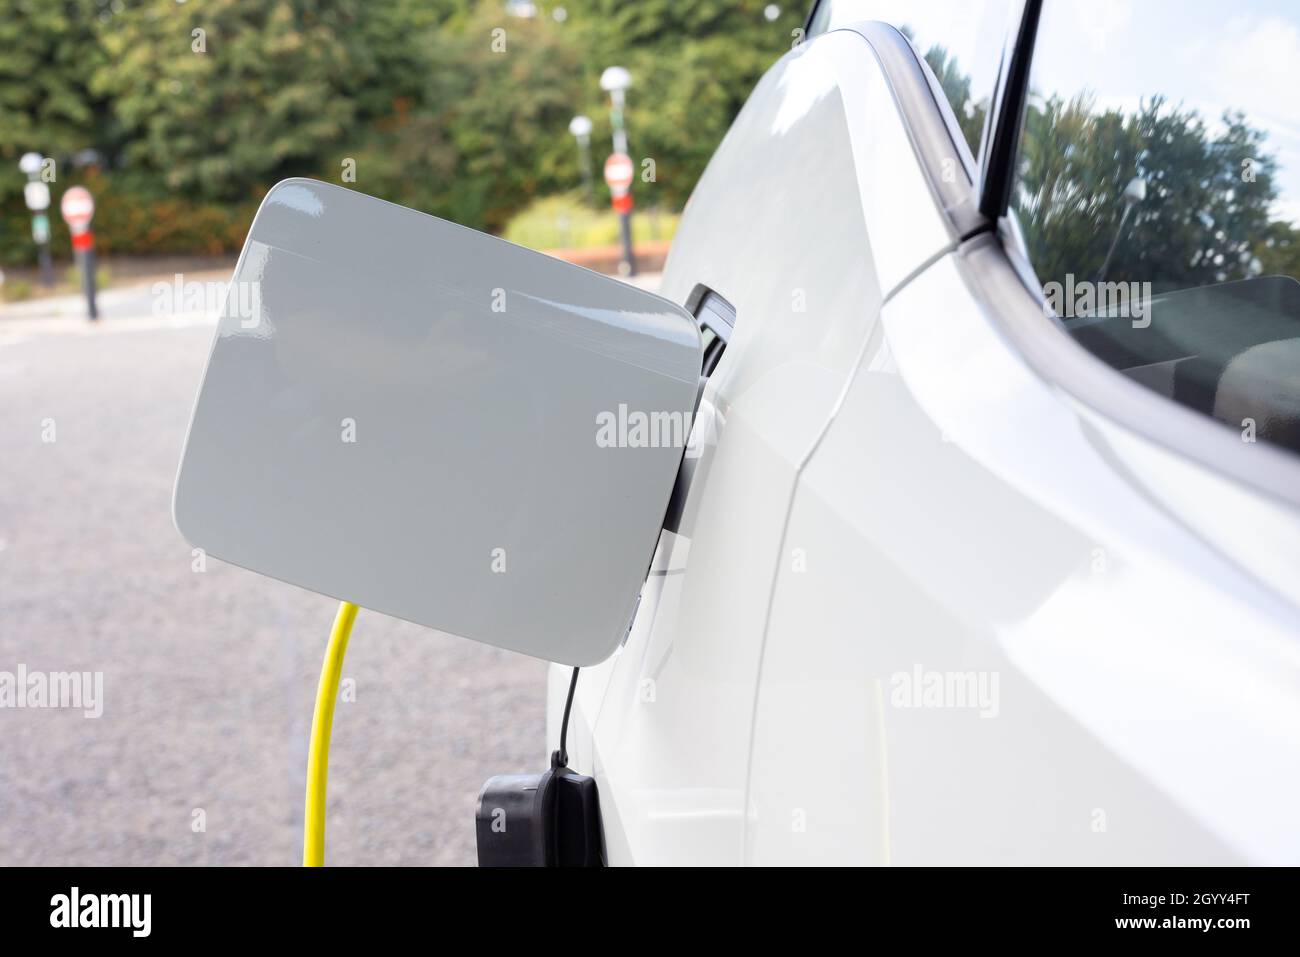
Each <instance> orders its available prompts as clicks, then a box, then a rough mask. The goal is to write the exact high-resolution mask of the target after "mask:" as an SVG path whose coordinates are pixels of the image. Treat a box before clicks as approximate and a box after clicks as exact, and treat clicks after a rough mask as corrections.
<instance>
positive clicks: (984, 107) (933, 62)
mask: <svg viewBox="0 0 1300 957" xmlns="http://www.w3.org/2000/svg"><path fill="white" fill-rule="evenodd" d="M899 32H900V33H902V34H903V36H905V37H907V40H908V42H909V43H911V44H912V46H913V47H915V46H916V30H915V29H914V28H912V27H910V26H907V25H906V24H905V25H903V26H902V27H900V28H899ZM924 59H925V62H926V64H927V65H928V66H929V67H930V69H931V70H932V71H933V72H934V76H935V79H937V80H938V81H939V87H940V89H942V90H943V95H944V96H945V97H947V99H948V105H949V106H951V107H952V111H953V113H954V114H955V115H956V117H957V125H958V126H960V127H961V132H962V136H964V137H965V138H966V144H967V145H968V146H969V147H970V150H971V152H972V153H974V154H975V155H976V156H978V155H979V149H980V137H981V136H982V135H983V132H984V114H985V113H987V112H988V99H987V98H985V99H984V100H981V101H978V102H977V101H976V100H975V98H974V97H972V96H971V92H970V88H971V78H970V74H969V73H963V72H962V70H961V67H960V66H958V65H957V58H956V57H955V56H953V55H952V54H951V53H949V52H948V48H947V47H945V46H942V45H941V44H938V43H935V44H933V45H932V46H931V47H930V49H929V50H927V51H926V52H925V57H924Z"/></svg>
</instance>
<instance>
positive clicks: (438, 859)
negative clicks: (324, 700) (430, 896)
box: [0, 288, 546, 865]
mask: <svg viewBox="0 0 1300 957" xmlns="http://www.w3.org/2000/svg"><path fill="white" fill-rule="evenodd" d="M72 305H73V306H75V302H74V303H73V304H72ZM60 310H62V311H63V312H64V313H71V314H73V315H65V316H64V317H63V318H49V317H48V316H49V315H50V314H52V313H57V312H59V311H60ZM76 312H77V309H76V308H71V307H69V306H68V304H67V303H64V304H63V306H57V304H56V306H48V307H47V306H37V305H24V306H23V307H22V308H20V309H16V310H14V309H6V310H3V311H0V408H3V409H4V413H3V415H0V463H2V464H0V476H2V478H0V672H10V673H16V671H17V668H18V666H19V665H25V666H26V668H27V669H28V670H29V671H44V672H62V671H91V672H102V674H103V715H102V716H101V717H99V718H87V717H85V716H83V714H82V713H81V712H80V711H71V710H51V709H45V710H40V709H16V708H13V707H0V865H16V864H69V865H71V864H79V865H102V864H130V865H142V864H263V865H275V864H296V863H298V862H299V861H300V859H301V839H302V805H303V783H304V769H305V764H306V753H307V735H308V732H309V730H310V726H311V713H312V702H313V698H314V696H315V689H316V681H317V677H318V674H319V668H320V662H321V657H322V654H323V652H324V649H325V643H326V638H327V636H328V631H329V627H330V624H331V621H332V619H333V615H334V610H335V603H334V602H333V601H331V600H330V599H327V598H324V597H321V596H318V595H313V594H311V593H309V592H306V591H303V590H301V589H297V588H294V587H291V586H288V585H284V584H281V583H278V582H275V581H271V580H269V579H264V578H261V577H259V576H257V575H255V574H252V573H251V572H246V571H242V570H240V569H237V568H234V567H232V566H228V565H224V564H222V563H221V562H219V561H216V560H209V561H208V563H207V570H206V571H204V572H201V573H200V572H195V571H193V570H192V561H193V559H192V557H191V553H190V547H189V546H188V545H187V544H186V543H185V542H184V540H182V539H181V537H180V535H179V534H178V533H177V532H176V530H175V528H174V527H173V525H172V520H171V490H172V481H173V479H174V476H175V471H176V464H177V459H178V457H179V454H180V449H181V442H182V439H183V436H184V430H185V427H186V425H187V423H188V418H189V413H190V409H191V404H192V402H193V399H194V394H195V390H196V388H197V386H198V382H199V377H200V375H201V373H202V369H203V363H204V361H205V359H206V356H207V352H208V348H209V345H210V341H211V336H212V325H211V323H210V320H208V319H207V318H205V317H204V316H202V315H188V316H182V317H178V318H175V319H173V318H170V317H161V318H158V317H154V316H153V315H152V314H151V313H152V310H151V308H150V299H149V296H148V291H147V288H146V289H145V290H126V291H120V290H115V291H114V292H113V293H112V294H109V295H107V296H106V299H105V313H106V315H107V318H106V319H105V320H104V321H103V322H102V323H100V327H99V328H95V329H89V328H87V324H86V323H85V322H84V321H82V320H80V319H78V318H76V317H75V313H76ZM50 419H52V420H53V424H54V441H53V442H47V441H43V439H44V438H47V437H48V436H49V433H48V429H47V426H48V423H47V422H46V420H50ZM43 433H44V434H43ZM344 678H345V681H346V679H349V678H350V679H353V680H354V681H355V701H341V702H340V703H339V705H338V707H337V710H336V713H335V718H334V738H333V746H332V751H331V762H330V776H329V795H330V796H329V812H328V833H327V842H326V855H327V857H326V860H327V863H329V864H472V863H473V862H474V833H473V814H474V803H475V798H476V796H477V793H478V789H479V787H480V785H481V784H482V782H483V781H484V780H485V779H486V778H487V777H489V776H490V775H492V774H496V773H504V772H510V771H522V770H541V769H542V767H543V766H544V762H545V758H546V754H545V741H544V720H543V697H544V680H545V666H544V664H543V663H541V662H539V661H536V660H533V659H530V658H524V657H522V656H519V655H513V654H510V653H507V652H503V651H497V650H495V649H491V648H487V647H484V646H480V645H477V644H474V643H471V642H468V641H463V640H459V639H455V638H451V637H449V636H445V635H441V634H439V633H436V632H432V631H429V630H428V629H424V628H420V627H417V626H415V625H411V624H407V623H403V622H399V621H396V620H393V619H390V618H386V617H384V616H381V615H378V614H375V613H372V612H367V611H363V612H362V613H361V615H360V617H359V618H358V620H357V625H356V629H355V631H354V633H353V637H352V642H351V646H350V648H349V650H348V657H347V662H346V666H345V670H344ZM200 811H201V812H202V813H201V814H200V813H199V812H200ZM200 823H201V824H202V829H200V828H199V826H198V825H199V824H200Z"/></svg>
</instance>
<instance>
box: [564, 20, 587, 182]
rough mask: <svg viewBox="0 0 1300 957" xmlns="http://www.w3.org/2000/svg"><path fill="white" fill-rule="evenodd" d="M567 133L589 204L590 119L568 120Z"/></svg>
mask: <svg viewBox="0 0 1300 957" xmlns="http://www.w3.org/2000/svg"><path fill="white" fill-rule="evenodd" d="M561 9H562V8H561ZM569 132H570V133H572V134H573V138H574V139H576V140H577V141H578V165H579V166H580V167H581V168H582V192H583V195H584V196H585V197H586V200H587V202H588V203H589V204H590V203H591V202H592V201H593V200H595V198H596V193H595V190H594V189H593V188H592V185H591V119H590V118H589V117H586V116H583V115H582V114H578V115H577V116H575V117H574V118H573V119H571V120H569Z"/></svg>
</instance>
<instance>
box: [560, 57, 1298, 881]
mask: <svg viewBox="0 0 1300 957" xmlns="http://www.w3.org/2000/svg"><path fill="white" fill-rule="evenodd" d="M1008 269H1009V267H1008V266H1007V265H1006V260H1005V254H1004V253H1003V252H1002V251H1001V248H1000V247H999V246H998V245H997V243H996V241H995V240H994V239H993V238H992V237H991V236H988V235H985V236H983V237H982V238H976V239H974V240H971V241H969V242H967V243H965V244H963V243H961V242H960V240H959V239H958V238H957V237H954V236H953V235H952V233H951V230H950V229H949V228H948V225H947V223H946V221H945V219H944V217H943V215H942V213H941V212H940V210H939V209H938V207H937V206H936V202H935V198H934V196H933V194H932V193H931V191H930V189H929V186H928V184H927V182H926V179H925V176H924V174H923V172H922V170H921V168H920V166H919V164H918V160H917V158H916V154H915V152H914V149H913V146H912V143H911V141H910V140H909V137H908V133H907V130H906V128H905V126H904V122H903V119H902V116H901V114H900V112H899V108H898V107H897V106H896V104H895V101H894V99H893V96H892V95H891V92H890V87H889V85H888V82H887V79H886V77H885V75H884V73H883V71H882V68H881V67H880V65H879V64H878V62H877V60H876V58H875V57H874V56H873V54H872V52H871V49H870V47H869V45H868V43H867V41H866V40H864V39H863V38H862V37H861V36H859V35H858V34H856V33H853V32H836V33H831V34H827V35H825V36H823V37H819V38H817V39H815V40H813V41H811V42H809V43H807V44H804V45H803V46H801V47H800V48H798V49H796V50H795V51H792V52H791V53H790V54H788V55H787V56H786V57H785V58H783V60H782V61H780V62H779V63H778V64H777V65H776V66H774V67H773V68H772V70H771V71H770V72H769V73H768V75H767V76H766V77H765V78H764V79H763V80H762V82H761V83H760V84H759V86H758V87H757V88H756V89H755V91H754V93H753V95H752V96H751V98H750V101H749V102H748V104H747V105H746V107H745V109H744V110H743V111H742V113H741V114H740V116H739V117H738V119H737V120H736V123H735V125H734V126H733V128H732V130H731V132H730V133H729V134H728V136H727V137H726V139H725V140H724V141H723V143H722V145H721V146H720V147H719V150H718V152H717V154H716V155H715V157H714V159H713V161H712V163H711V164H710V166H709V169H708V170H707V172H706V173H705V175H704V177H703V178H702V180H701V182H700V184H699V186H698V187H697V189H696V192H695V195H694V196H693V197H692V200H691V202H690V204H689V205H688V207H687V212H686V215H685V216H684V218H683V221H682V224H681V227H680V230H679V233H678V236H677V239H676V240H675V243H674V248H673V253H672V256H671V259H670V261H669V264H668V268H667V271H666V273H665V276H664V286H663V290H662V292H663V294H664V295H665V296H667V297H668V298H669V299H672V300H675V301H677V302H686V301H688V299H689V298H690V296H691V295H692V292H693V290H694V289H695V288H696V285H697V284H701V283H702V284H704V285H705V286H707V287H709V288H710V289H711V290H713V291H715V292H716V293H718V294H719V295H721V296H723V297H724V298H726V299H727V300H728V301H729V302H731V303H732V304H733V305H734V306H735V307H736V313H737V324H736V330H735V333H734V335H733V337H732V339H731V342H730V344H729V345H728V347H727V351H726V352H725V354H724V356H723V358H722V361H721V363H720V365H719V367H718V369H717V371H716V372H715V373H714V375H713V376H712V378H711V379H710V380H709V383H708V385H707V387H706V389H705V393H704V397H703V401H702V408H701V417H700V418H699V419H697V430H698V429H699V427H700V421H701V420H704V419H708V418H709V416H710V413H716V417H715V418H714V422H715V428H714V429H713V430H712V431H711V435H710V436H709V440H708V441H707V442H705V443H704V446H703V455H702V458H701V460H700V464H699V468H698V469H697V472H696V475H695V478H694V480H693V484H692V486H691V488H690V492H689V495H688V497H687V502H686V508H685V513H684V517H683V521H682V524H681V526H680V529H679V532H680V533H679V534H674V533H671V532H665V533H664V535H663V537H662V539H661V541H660V545H659V549H658V552H657V554H656V556H655V562H654V566H653V568H652V572H651V575H650V577H649V579H648V580H647V582H646V586H645V589H644V591H643V593H642V599H641V604H640V608H639V611H638V614H637V617H636V620H635V622H634V625H633V628H632V630H631V632H630V634H629V636H628V639H627V641H626V643H625V645H624V647H623V648H622V649H621V651H620V653H618V654H617V655H616V656H615V657H614V658H612V659H610V660H609V661H607V662H605V663H603V664H601V665H599V666H596V667H594V668H586V669H583V672H582V675H581V677H580V679H579V682H578V689H577V695H576V699H575V703H574V708H573V723H572V726H571V728H570V745H569V751H570V755H571V764H572V766H574V767H575V768H577V769H578V770H581V771H584V772H586V773H592V774H594V775H595V776H596V778H597V782H598V785H599V789H600V799H601V810H602V815H603V820H604V833H605V842H606V855H607V860H608V863H610V864H614V865H618V864H631V863H636V864H746V863H747V864H758V865H768V864H811V863H865V864H919V863H962V864H965V863H980V864H1019V863H1051V864H1066V863H1147V864H1169V863H1174V864H1192V863H1195V864H1209V863H1291V864H1295V863H1297V862H1300V824H1297V823H1296V817H1295V815H1294V813H1293V812H1292V810H1291V809H1292V808H1293V807H1294V806H1295V803H1296V799H1297V796H1298V795H1300V644H1298V642H1297V635H1300V611H1298V610H1297V601H1300V585H1298V584H1297V581H1296V579H1295V576H1294V574H1293V572H1294V569H1295V568H1297V567H1300V545H1298V544H1297V543H1300V516H1298V515H1297V513H1296V511H1295V510H1294V509H1293V508H1291V507H1290V506H1288V505H1285V504H1282V503H1280V502H1278V501H1277V500H1274V499H1270V498H1267V497H1265V496H1264V495H1262V494H1260V493H1257V492H1255V491H1253V490H1252V489H1250V488H1247V487H1246V486H1244V485H1241V484H1239V483H1237V482H1235V481H1232V480H1229V479H1226V478H1224V477H1222V476H1221V475H1219V474H1217V473H1216V472H1213V471H1211V470H1210V469H1208V468H1206V467H1205V466H1202V465H1199V464H1196V463H1193V462H1191V461H1189V460H1187V459H1186V458H1184V457H1182V456H1180V455H1178V454H1177V453H1175V452H1171V451H1169V450H1168V449H1166V448H1164V447H1163V446H1161V445H1159V444H1158V443H1156V442H1154V441H1153V440H1151V439H1149V438H1146V437H1144V436H1141V435H1138V434H1136V433H1134V432H1132V431H1131V430H1129V429H1128V428H1127V427H1125V426H1124V425H1122V424H1120V423H1117V422H1115V421H1113V420H1111V419H1109V418H1107V417H1106V416H1105V415H1103V414H1102V413H1100V412H1099V411H1097V410H1095V409H1092V408H1091V407H1089V406H1088V405H1086V404H1085V403H1083V402H1081V401H1079V400H1078V399H1076V398H1074V397H1073V396H1071V395H1069V394H1068V393H1066V392H1065V391H1064V390H1063V389H1061V388H1060V387H1058V386H1056V385H1053V384H1052V383H1051V382H1049V381H1047V380H1046V379H1045V378H1043V376H1042V375H1041V374H1040V373H1039V372H1038V371H1036V370H1035V368H1033V367H1032V366H1031V365H1030V363H1029V362H1028V361H1027V360H1026V359H1025V358H1024V357H1023V356H1022V355H1021V353H1020V352H1019V351H1018V350H1017V349H1016V348H1015V346H1014V345H1013V343H1012V341H1011V339H1010V338H1009V337H1008V335H1007V333H1006V330H1005V329H1004V328H1003V327H1002V326H1001V324H1000V321H999V317H998V316H997V315H996V314H994V312H995V311H991V310H989V309H988V308H987V307H986V306H985V305H984V304H983V301H982V300H981V298H980V294H979V293H980V290H979V289H977V288H975V287H976V286H977V285H979V283H977V282H973V281H972V276H980V275H986V274H989V273H990V272H994V271H997V270H1002V271H1007V270H1008ZM796 290H803V291H804V294H805V302H806V307H807V311H806V312H803V313H799V312H797V311H794V310H792V308H791V303H792V301H794V300H793V299H792V296H794V295H795V291H796ZM1024 295H1025V297H1026V301H1027V295H1028V294H1027V293H1025V294H1024ZM1021 307H1022V308H1023V307H1024V303H1022V304H1021ZM1044 321H1046V320H1044ZM918 671H919V672H920V673H921V675H922V677H923V678H924V677H925V675H926V674H928V673H952V674H964V673H973V674H976V675H980V676H983V679H984V680H985V681H986V683H987V682H992V681H993V680H996V682H997V685H996V694H994V695H993V696H992V698H991V706H990V707H988V708H982V709H981V708H973V707H907V706H906V704H907V700H906V698H907V696H906V694H904V693H903V691H904V689H905V688H907V687H908V682H909V681H911V680H912V678H913V676H915V675H916V674H917V672H918ZM568 674H569V673H568V671H567V669H559V668H553V669H552V672H551V678H550V708H549V721H550V727H549V728H548V731H549V739H550V740H551V741H552V742H553V741H554V740H555V739H556V737H557V735H558V720H559V712H560V710H561V708H562V707H563V702H564V691H565V690H566V688H567V684H568ZM981 710H984V711H985V712H989V713H987V714H986V716H981V713H980V712H981Z"/></svg>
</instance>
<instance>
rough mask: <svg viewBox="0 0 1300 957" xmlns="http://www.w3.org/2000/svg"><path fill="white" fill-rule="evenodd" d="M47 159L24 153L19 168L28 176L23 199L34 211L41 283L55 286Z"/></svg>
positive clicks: (33, 223)
mask: <svg viewBox="0 0 1300 957" xmlns="http://www.w3.org/2000/svg"><path fill="white" fill-rule="evenodd" d="M44 165H45V157H43V156H42V155H41V154H40V153H24V154H23V156H22V159H20V160H19V161H18V168H19V169H20V170H22V171H23V172H24V173H25V174H27V185H26V187H24V189H23V198H24V199H25V200H26V201H27V208H28V209H30V210H31V211H32V240H33V241H34V242H35V243H36V259H37V262H39V263H40V267H41V283H42V285H45V286H47V287H48V286H53V285H54V264H53V262H51V261H50V216H49V213H47V212H46V210H48V209H49V208H50V187H49V185H48V184H46V182H45V181H44V180H42V179H41V169H42V168H43V167H44Z"/></svg>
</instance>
